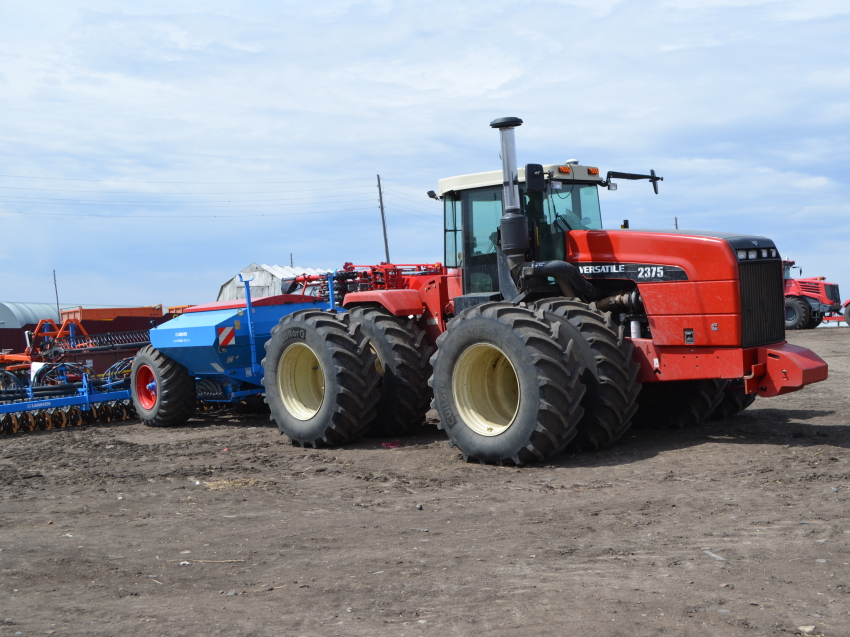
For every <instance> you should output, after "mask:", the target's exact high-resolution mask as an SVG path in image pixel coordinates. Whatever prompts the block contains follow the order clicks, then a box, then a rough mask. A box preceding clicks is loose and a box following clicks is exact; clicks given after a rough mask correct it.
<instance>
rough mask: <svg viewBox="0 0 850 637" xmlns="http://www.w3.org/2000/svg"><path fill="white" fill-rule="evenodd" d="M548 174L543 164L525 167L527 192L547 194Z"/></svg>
mask: <svg viewBox="0 0 850 637" xmlns="http://www.w3.org/2000/svg"><path fill="white" fill-rule="evenodd" d="M545 176H546V173H545V172H543V166H542V165H541V164H526V165H525V192H546V178H545Z"/></svg>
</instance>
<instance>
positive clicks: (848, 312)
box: [844, 305, 850, 327]
mask: <svg viewBox="0 0 850 637" xmlns="http://www.w3.org/2000/svg"><path fill="white" fill-rule="evenodd" d="M844 322H845V323H847V327H850V305H848V306H847V307H845V308H844Z"/></svg>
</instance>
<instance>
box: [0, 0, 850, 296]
mask: <svg viewBox="0 0 850 637" xmlns="http://www.w3.org/2000/svg"><path fill="white" fill-rule="evenodd" d="M848 49H850V4H848V3H847V2H846V0H845V1H842V2H838V1H835V0H822V1H821V2H817V3H813V2H805V3H801V2H786V1H779V0H777V1H771V0H706V1H703V0H676V1H675V2H674V1H672V0H669V1H654V2H653V1H649V2H615V1H610V0H597V1H596V2H585V1H581V2H579V1H578V0H575V1H573V0H560V1H554V0H553V1H548V2H547V1H545V0H539V1H535V2H503V1H499V0H491V1H489V2H486V3H485V2H465V3H457V2H443V1H440V0H437V1H433V2H429V3H410V2H393V1H389V0H387V1H374V2H365V1H364V2H358V1H338V0H326V1H324V2H322V3H316V4H315V5H314V4H312V3H304V2H286V1H284V2H262V1H258V0H255V1H252V2H244V3H240V2H216V1H215V0H205V1H204V2H173V1H170V2H144V3H132V4H131V3H126V2H109V1H106V0H103V1H92V2H73V1H71V0H65V1H63V2H51V1H44V2H39V3H32V2H19V1H16V0H4V2H3V3H2V4H0V175H2V176H0V268H2V271H3V276H2V279H0V281H2V283H0V300H11V301H50V300H52V298H53V289H52V270H53V269H54V268H55V269H56V270H57V273H58V278H59V286H60V300H62V301H63V302H79V303H103V304H128V305H141V304H150V303H163V304H174V305H177V304H184V303H200V302H204V301H209V300H213V299H214V298H215V296H216V294H217V291H218V287H219V285H220V284H221V283H222V282H223V281H225V280H226V279H228V278H229V277H230V276H232V275H233V274H234V273H235V272H237V271H238V270H239V269H241V268H242V267H244V266H246V265H248V264H249V263H251V262H266V263H279V264H288V263H289V254H290V252H292V253H294V260H295V263H296V264H297V265H303V266H312V267H328V268H332V267H339V266H341V265H342V263H343V262H345V261H354V262H356V263H373V262H378V261H380V260H382V258H383V243H382V239H381V233H380V217H379V213H378V209H377V189H376V187H375V175H376V174H377V173H380V174H381V176H382V178H384V179H386V180H387V181H386V183H385V185H386V188H387V193H386V203H387V208H388V219H387V223H388V227H389V238H390V253H391V256H392V258H393V260H394V261H396V262H418V261H426V262H429V261H435V260H440V259H441V253H442V235H441V220H440V215H439V206H438V204H436V203H435V202H433V201H431V200H429V199H427V197H426V196H425V195H424V192H425V191H426V190H429V189H432V188H434V189H436V185H437V180H438V179H440V178H441V177H447V176H451V175H456V174H464V173H469V172H478V171H481V170H491V169H496V168H498V167H499V158H498V134H497V133H495V132H494V131H492V130H491V129H490V128H489V127H488V123H489V122H490V120H492V119H494V118H496V117H500V116H506V115H514V116H518V117H521V118H523V119H524V120H525V125H524V126H523V127H522V128H520V129H519V130H518V131H517V142H518V155H519V162H520V164H524V163H527V162H539V163H555V162H560V161H564V160H566V159H568V158H578V159H580V160H581V161H582V162H583V163H588V164H591V165H597V166H599V167H600V168H601V169H602V170H603V171H606V170H625V171H633V172H644V171H648V170H649V169H650V168H654V169H655V170H656V171H657V172H658V173H659V174H661V175H663V176H664V182H663V183H662V184H661V195H659V196H658V197H656V196H654V195H653V194H652V191H651V189H650V188H649V186H648V185H647V184H646V183H642V182H629V183H623V184H622V185H621V187H620V189H619V190H618V191H617V192H611V193H609V192H607V191H603V192H602V193H601V199H602V205H603V216H604V218H605V219H606V223H607V226H608V227H617V226H618V225H619V223H620V221H621V220H622V219H625V218H628V219H629V220H630V222H631V225H632V227H641V226H642V227H669V228H672V226H673V218H674V217H678V219H679V226H680V228H683V229H707V230H727V231H735V232H744V233H753V234H761V235H766V236H769V237H772V238H773V239H774V240H775V241H776V242H777V244H778V245H779V247H780V250H781V252H782V253H783V254H784V255H786V256H790V257H791V258H794V259H796V260H797V262H798V264H800V265H802V266H803V271H804V274H805V275H806V276H814V275H824V276H826V277H828V278H829V279H830V280H832V281H835V282H838V283H839V284H840V285H841V287H842V289H843V295H844V297H845V298H850V268H848V267H847V263H848V261H847V254H848V251H850V250H848V248H850V184H849V183H848V182H850V178H848V166H850V157H849V156H848V155H850V150H848V139H849V138H850V133H848V131H850V126H848V124H850V62H848V61H849V60H850V50H848Z"/></svg>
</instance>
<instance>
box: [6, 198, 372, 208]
mask: <svg viewBox="0 0 850 637" xmlns="http://www.w3.org/2000/svg"><path fill="white" fill-rule="evenodd" d="M260 201H274V200H268V199H267V200H260ZM367 201H371V200H370V199H364V200H352V201H327V202H324V203H318V204H316V205H318V206H331V205H336V204H351V203H366V202H367ZM0 203H9V204H18V205H21V204H30V205H37V206H92V207H101V208H102V207H107V208H133V207H142V208H228V207H233V206H246V207H248V208H264V207H271V208H274V207H276V206H302V207H305V206H309V205H310V204H309V202H299V203H256V204H255V203H253V202H251V201H233V202H228V203H225V204H222V203H209V204H203V203H201V204H180V203H176V204H169V203H166V204H157V203H146V202H144V201H137V202H128V203H110V202H76V203H74V202H70V201H69V202H56V201H55V200H54V201H8V200H5V199H0ZM248 204H250V205H248Z"/></svg>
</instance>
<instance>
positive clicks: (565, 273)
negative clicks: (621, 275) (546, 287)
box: [522, 261, 606, 302]
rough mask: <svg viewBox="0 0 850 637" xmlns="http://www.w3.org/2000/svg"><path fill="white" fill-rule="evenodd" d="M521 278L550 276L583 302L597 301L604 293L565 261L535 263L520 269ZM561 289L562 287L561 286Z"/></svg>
mask: <svg viewBox="0 0 850 637" xmlns="http://www.w3.org/2000/svg"><path fill="white" fill-rule="evenodd" d="M522 276H523V278H529V277H532V276H547V277H548V276H550V277H552V278H553V279H555V280H556V281H558V282H559V283H561V284H566V285H568V286H569V287H571V288H572V289H573V290H575V292H576V294H577V295H578V296H579V297H581V298H582V300H584V301H587V302H589V301H598V300H599V299H602V298H604V297H605V296H606V293H605V292H603V291H602V290H600V289H599V288H597V287H596V286H595V285H593V284H592V283H591V282H590V281H588V280H587V279H585V278H584V277H583V276H582V275H581V272H579V271H578V268H577V267H576V266H574V265H573V264H572V263H568V262H566V261H537V262H533V263H531V264H528V265H525V266H524V267H523V268H522ZM562 287H563V285H562Z"/></svg>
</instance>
